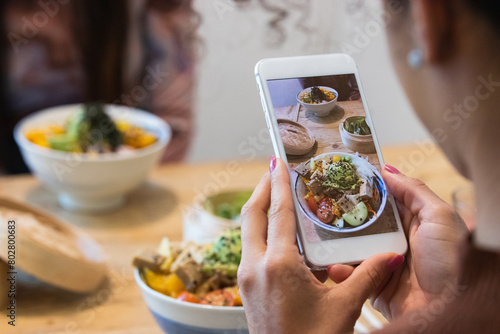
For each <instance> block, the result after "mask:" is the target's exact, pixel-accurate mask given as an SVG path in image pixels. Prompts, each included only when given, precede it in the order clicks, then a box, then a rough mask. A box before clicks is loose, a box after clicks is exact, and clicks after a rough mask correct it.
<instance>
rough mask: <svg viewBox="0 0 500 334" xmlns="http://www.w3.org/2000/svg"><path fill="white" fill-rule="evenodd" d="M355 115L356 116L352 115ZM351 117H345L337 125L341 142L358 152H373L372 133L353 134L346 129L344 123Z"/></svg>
mask: <svg viewBox="0 0 500 334" xmlns="http://www.w3.org/2000/svg"><path fill="white" fill-rule="evenodd" d="M354 117H357V116H354ZM349 118H351V117H348V118H346V119H345V120H344V121H342V122H341V123H340V125H339V131H340V137H341V138H342V143H343V144H344V145H345V146H346V147H347V148H348V149H350V150H352V151H354V152H360V153H366V154H369V153H375V152H376V150H375V143H374V142H373V136H372V135H355V134H353V133H350V132H349V131H346V129H345V128H344V123H345V122H346V121H347V120H348V119H349Z"/></svg>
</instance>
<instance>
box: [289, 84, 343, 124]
mask: <svg viewBox="0 0 500 334" xmlns="http://www.w3.org/2000/svg"><path fill="white" fill-rule="evenodd" d="M338 97H339V93H338V92H337V91H336V90H335V89H333V88H330V87H326V86H313V87H308V88H306V89H304V90H302V91H301V92H300V93H298V94H297V101H298V102H299V103H300V104H301V105H302V106H304V108H305V109H306V110H307V111H310V112H312V113H313V114H314V115H316V116H319V117H325V116H328V115H329V114H330V112H331V111H332V110H333V108H335V106H336V105H337V99H338Z"/></svg>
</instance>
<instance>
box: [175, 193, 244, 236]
mask: <svg viewBox="0 0 500 334" xmlns="http://www.w3.org/2000/svg"><path fill="white" fill-rule="evenodd" d="M251 194H252V191H251V190H229V191H223V192H220V193H217V194H215V195H211V196H208V197H206V198H204V199H200V201H199V202H200V203H196V202H195V203H194V204H193V205H192V206H190V207H189V208H187V209H186V210H184V214H183V220H182V237H183V240H184V241H193V242H195V243H197V244H208V243H212V242H213V241H214V240H215V239H217V237H219V236H220V235H221V233H222V232H224V231H225V230H227V229H229V228H231V227H235V226H240V225H241V221H240V218H239V217H238V218H235V219H227V218H222V217H219V216H217V215H216V214H215V212H214V208H215V207H216V206H218V205H220V204H221V203H231V202H234V201H235V199H236V198H238V197H239V196H243V197H248V198H250V195H251Z"/></svg>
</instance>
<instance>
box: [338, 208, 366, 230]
mask: <svg viewBox="0 0 500 334" xmlns="http://www.w3.org/2000/svg"><path fill="white" fill-rule="evenodd" d="M367 217H368V208H367V207H366V205H365V203H363V202H359V203H358V204H356V206H355V207H354V209H352V210H351V211H349V212H347V213H344V215H343V216H342V218H344V220H345V222H346V223H348V224H349V225H351V226H359V225H361V224H363V223H364V222H365V220H366V218H367Z"/></svg>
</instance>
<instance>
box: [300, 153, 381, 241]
mask: <svg viewBox="0 0 500 334" xmlns="http://www.w3.org/2000/svg"><path fill="white" fill-rule="evenodd" d="M335 155H338V156H339V157H351V159H353V158H355V156H354V155H352V154H348V153H343V152H330V153H324V154H320V155H318V156H316V157H315V158H326V157H333V156H335ZM366 163H367V164H368V161H366ZM374 178H375V182H374V185H375V187H376V188H377V190H378V192H379V202H378V203H377V204H378V206H379V207H378V209H377V215H376V216H375V217H373V218H371V219H370V220H368V221H367V222H365V223H364V224H362V225H360V226H357V227H352V228H338V227H335V226H332V225H328V224H325V223H323V222H321V221H320V220H319V219H318V217H317V216H316V213H314V212H313V211H311V209H309V205H308V204H307V201H306V200H305V199H304V196H305V195H306V194H307V193H308V192H309V190H308V189H307V186H306V185H305V183H304V181H302V179H301V178H300V176H298V175H297V179H296V180H295V185H294V186H295V194H296V195H297V200H298V202H299V206H300V208H301V209H302V212H304V214H305V215H306V216H307V217H308V218H309V219H310V220H311V221H312V222H313V223H314V224H316V225H317V226H319V227H321V228H324V229H327V230H330V231H333V232H340V233H350V232H356V231H360V230H363V229H365V228H367V227H368V226H370V225H372V224H373V223H375V222H376V221H377V219H378V217H380V215H381V214H382V212H384V209H385V205H386V203H387V186H386V185H385V182H384V180H383V179H382V175H380V173H379V172H378V171H376V170H375V171H374Z"/></svg>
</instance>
